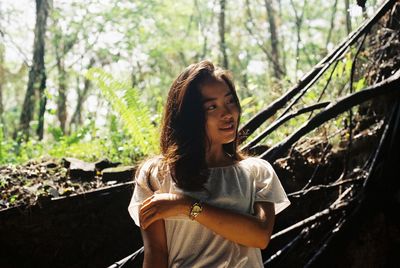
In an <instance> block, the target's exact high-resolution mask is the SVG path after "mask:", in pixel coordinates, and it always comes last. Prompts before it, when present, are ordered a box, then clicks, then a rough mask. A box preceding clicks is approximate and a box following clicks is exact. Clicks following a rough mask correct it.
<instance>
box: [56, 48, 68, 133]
mask: <svg viewBox="0 0 400 268" xmlns="http://www.w3.org/2000/svg"><path fill="white" fill-rule="evenodd" d="M56 49H57V48H56ZM56 59H57V70H58V98H57V116H58V121H59V122H60V128H61V130H62V132H63V133H64V134H65V123H66V121H67V105H66V102H67V94H66V87H67V73H66V71H65V67H64V58H63V55H61V56H60V55H59V53H58V52H56Z"/></svg>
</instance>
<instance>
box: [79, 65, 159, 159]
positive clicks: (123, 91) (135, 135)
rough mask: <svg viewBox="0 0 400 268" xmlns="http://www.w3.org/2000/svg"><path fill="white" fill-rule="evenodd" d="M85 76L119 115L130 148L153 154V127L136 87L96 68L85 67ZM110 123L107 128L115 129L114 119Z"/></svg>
mask: <svg viewBox="0 0 400 268" xmlns="http://www.w3.org/2000/svg"><path fill="white" fill-rule="evenodd" d="M86 77H87V78H88V79H90V80H91V81H92V82H94V83H95V84H96V85H97V86H98V87H99V89H100V90H101V92H102V93H103V95H104V97H105V98H106V99H107V100H108V101H109V103H110V104H111V106H112V108H113V109H114V111H115V112H117V113H118V115H119V116H120V119H121V120H122V122H123V127H124V128H125V130H126V131H127V132H128V133H129V138H130V140H131V146H132V148H133V150H134V151H137V152H143V154H145V155H147V154H149V153H155V152H156V150H157V144H158V136H157V130H156V127H155V126H154V123H153V122H152V121H151V116H150V109H149V107H147V106H146V105H145V104H144V103H143V102H142V101H141V100H140V99H139V95H138V92H137V90H136V89H134V88H131V87H129V86H128V85H127V84H126V83H123V82H120V81H117V80H115V79H114V78H113V77H112V76H111V75H110V74H108V73H106V72H104V71H103V70H101V69H99V68H92V69H90V70H88V72H87V73H86ZM112 126H113V127H112V129H111V130H112V131H113V130H116V128H115V122H112Z"/></svg>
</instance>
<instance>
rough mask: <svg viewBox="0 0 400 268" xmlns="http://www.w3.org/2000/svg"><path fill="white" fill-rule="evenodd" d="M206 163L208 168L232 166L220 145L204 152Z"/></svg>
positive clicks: (229, 158) (230, 159)
mask: <svg viewBox="0 0 400 268" xmlns="http://www.w3.org/2000/svg"><path fill="white" fill-rule="evenodd" d="M206 162H207V166H208V167H221V166H227V165H231V164H233V163H234V160H233V159H232V158H231V157H229V156H228V155H227V154H226V153H225V151H224V150H223V148H222V145H221V147H219V148H211V149H210V150H209V151H208V152H206Z"/></svg>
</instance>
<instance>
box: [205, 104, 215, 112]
mask: <svg viewBox="0 0 400 268" xmlns="http://www.w3.org/2000/svg"><path fill="white" fill-rule="evenodd" d="M215 108H216V107H215V105H210V106H207V110H208V111H212V110H214V109H215Z"/></svg>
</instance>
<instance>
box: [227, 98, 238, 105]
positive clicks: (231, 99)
mask: <svg viewBox="0 0 400 268" xmlns="http://www.w3.org/2000/svg"><path fill="white" fill-rule="evenodd" d="M231 103H236V102H235V100H234V99H233V98H230V99H229V100H228V104H231Z"/></svg>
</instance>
